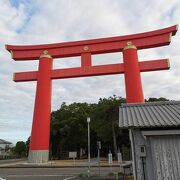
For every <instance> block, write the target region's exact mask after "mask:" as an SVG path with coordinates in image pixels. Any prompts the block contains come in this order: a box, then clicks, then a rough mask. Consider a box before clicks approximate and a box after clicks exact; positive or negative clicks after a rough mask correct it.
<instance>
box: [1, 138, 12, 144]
mask: <svg viewBox="0 0 180 180" xmlns="http://www.w3.org/2000/svg"><path fill="white" fill-rule="evenodd" d="M0 144H12V143H11V142H8V141H5V140H3V139H0Z"/></svg>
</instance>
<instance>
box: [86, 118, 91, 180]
mask: <svg viewBox="0 0 180 180" xmlns="http://www.w3.org/2000/svg"><path fill="white" fill-rule="evenodd" d="M90 121H91V119H90V117H87V124H88V177H89V174H90V163H91V161H90V158H91V156H90V128H89V123H90Z"/></svg>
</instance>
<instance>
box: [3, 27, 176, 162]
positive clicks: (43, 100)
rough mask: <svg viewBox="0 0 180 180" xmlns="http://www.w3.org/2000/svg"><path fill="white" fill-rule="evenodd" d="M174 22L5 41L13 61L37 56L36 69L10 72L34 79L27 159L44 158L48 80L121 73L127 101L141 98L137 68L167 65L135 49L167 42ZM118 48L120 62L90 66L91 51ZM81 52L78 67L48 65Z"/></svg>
mask: <svg viewBox="0 0 180 180" xmlns="http://www.w3.org/2000/svg"><path fill="white" fill-rule="evenodd" d="M176 32H177V25H176V26H171V27H168V28H165V29H160V30H156V31H151V32H145V33H140V34H134V35H127V36H118V37H110V38H101V39H93V40H84V41H76V42H65V43H57V44H45V45H33V46H14V45H6V49H7V50H8V51H10V52H11V55H12V58H13V59H14V60H15V61H24V60H38V59H39V70H38V71H30V72H18V73H15V74H14V78H13V79H14V81H15V82H23V81H37V89H36V99H35V107H34V117H33V125H32V132H31V141H30V150H29V157H28V159H29V162H31V163H43V162H47V161H48V157H49V156H48V155H49V133H50V113H51V80H53V79H65V78H75V77H86V76H100V75H109V74H124V75H125V85H126V99H127V103H142V102H144V96H143V90H142V84H141V77H140V72H146V71H156V70H166V69H169V61H168V59H160V60H150V61H141V62H139V61H138V54H137V50H141V49H147V48H154V47H160V46H165V45H168V44H169V43H170V42H171V36H174V35H175V34H176ZM113 52H122V53H123V60H124V63H119V64H109V65H98V66H92V64H91V55H94V54H103V53H113ZM74 56H81V67H77V68H68V69H52V63H53V62H52V61H53V59H52V58H61V57H74Z"/></svg>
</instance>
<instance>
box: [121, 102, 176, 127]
mask: <svg viewBox="0 0 180 180" xmlns="http://www.w3.org/2000/svg"><path fill="white" fill-rule="evenodd" d="M177 126H179V127H180V101H164V102H153V103H149V102H148V103H141V104H123V105H122V106H121V107H120V110H119V127H120V128H130V127H134V128H151V127H177Z"/></svg>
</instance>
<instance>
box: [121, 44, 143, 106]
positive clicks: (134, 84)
mask: <svg viewBox="0 0 180 180" xmlns="http://www.w3.org/2000/svg"><path fill="white" fill-rule="evenodd" d="M123 60H124V71H125V73H124V76H125V84H126V102H127V103H143V102H144V95H143V89H142V83H141V76H140V68H139V62H138V55H137V48H136V46H135V45H133V44H132V42H131V41H128V42H127V45H126V46H125V48H124V49H123Z"/></svg>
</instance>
